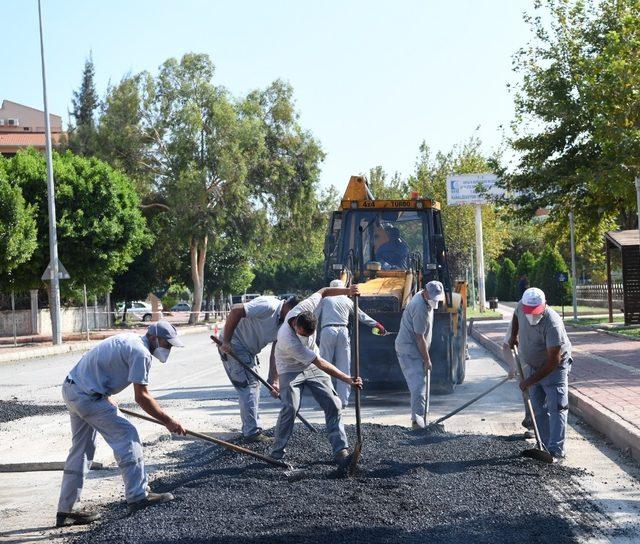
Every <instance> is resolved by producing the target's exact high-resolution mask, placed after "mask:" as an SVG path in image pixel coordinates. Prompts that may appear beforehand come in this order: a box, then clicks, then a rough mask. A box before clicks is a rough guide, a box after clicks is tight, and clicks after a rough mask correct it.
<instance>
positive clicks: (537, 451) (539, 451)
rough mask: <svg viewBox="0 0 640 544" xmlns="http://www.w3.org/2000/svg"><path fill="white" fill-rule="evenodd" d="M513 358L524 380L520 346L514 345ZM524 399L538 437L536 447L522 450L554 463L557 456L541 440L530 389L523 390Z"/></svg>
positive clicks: (534, 431)
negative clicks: (519, 351)
mask: <svg viewBox="0 0 640 544" xmlns="http://www.w3.org/2000/svg"><path fill="white" fill-rule="evenodd" d="M513 358H514V359H515V361H516V365H517V367H518V374H520V379H521V380H524V371H523V370H522V363H521V362H520V354H519V353H518V348H517V347H515V346H514V347H513ZM522 400H523V401H524V407H525V410H526V411H527V414H529V417H530V418H531V423H532V424H533V433H534V435H535V437H536V447H535V448H531V449H528V450H524V451H523V452H522V456H523V457H530V458H531V459H537V460H538V461H543V462H545V463H550V464H552V463H554V462H555V458H554V457H553V455H551V454H550V453H549V450H547V448H546V447H545V446H544V444H543V443H542V440H540V432H539V431H538V423H537V422H536V415H535V414H534V413H533V406H532V404H531V397H530V396H529V390H528V389H525V390H524V391H523V392H522Z"/></svg>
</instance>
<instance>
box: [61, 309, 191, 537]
mask: <svg viewBox="0 0 640 544" xmlns="http://www.w3.org/2000/svg"><path fill="white" fill-rule="evenodd" d="M173 346H184V344H183V343H182V342H181V341H180V339H179V338H178V333H177V331H176V329H175V328H174V327H173V325H171V324H170V323H169V322H167V321H158V322H157V323H154V324H152V325H150V326H149V328H148V329H147V333H146V334H145V335H143V336H140V335H138V334H134V333H124V334H118V335H115V336H112V337H111V338H107V339H106V340H104V341H102V342H100V344H98V345H97V346H95V347H94V348H92V349H91V350H89V351H88V352H87V353H85V354H84V355H83V356H82V358H81V359H80V361H79V362H78V364H76V366H74V367H73V369H72V370H71V372H69V374H68V375H67V378H66V379H65V381H64V383H63V385H62V398H63V399H64V402H65V404H66V405H67V408H68V409H69V416H70V417H71V434H72V445H71V449H70V450H69V455H68V456H67V461H66V463H65V465H64V473H63V476H62V488H61V490H60V499H59V502H58V513H57V515H56V526H57V527H64V526H69V525H81V524H87V523H91V522H93V521H95V520H96V519H98V518H99V517H100V516H99V515H98V514H95V513H92V512H88V511H82V510H76V509H75V507H76V505H77V504H78V503H79V501H80V495H81V493H82V487H83V484H84V479H85V476H86V474H87V472H88V470H89V468H90V467H91V462H92V460H93V455H94V453H95V449H96V435H97V433H100V434H101V435H102V437H103V438H104V439H105V441H106V442H107V444H109V446H110V447H111V449H112V450H113V454H114V457H115V459H116V461H117V463H118V466H119V467H120V472H121V473H122V478H123V479H124V492H125V498H126V500H127V503H128V510H129V513H133V512H135V511H137V510H140V509H142V508H145V507H147V506H151V505H153V504H158V503H163V502H167V501H170V500H172V499H173V495H172V494H171V493H152V492H151V491H150V490H149V487H148V485H147V483H148V480H147V473H146V471H145V467H144V459H143V457H142V444H141V442H140V437H139V436H138V431H137V430H136V428H135V427H134V426H133V425H132V424H131V423H129V421H128V420H127V419H126V418H125V417H124V416H123V415H122V413H121V412H120V411H119V410H118V407H117V405H116V404H115V402H114V401H113V400H112V399H111V396H112V395H115V394H117V393H119V392H120V391H122V390H123V389H125V388H126V387H127V386H128V385H129V384H131V383H132V384H133V387H134V391H135V400H136V402H137V403H138V404H139V405H140V407H141V408H142V409H143V410H144V411H145V412H147V413H148V414H149V415H150V416H151V417H153V418H155V419H157V420H158V421H161V422H162V423H164V425H165V427H166V428H167V429H169V431H170V432H172V433H176V434H182V435H184V434H186V432H185V429H184V427H182V425H181V424H180V423H179V422H178V421H176V420H175V419H173V418H172V417H170V416H169V415H168V414H166V413H165V412H164V410H162V408H160V406H159V405H158V403H157V402H156V400H155V399H154V398H153V397H152V396H151V393H149V390H148V389H147V385H148V383H149V369H150V367H151V361H152V356H153V357H155V358H156V359H158V360H159V361H161V362H163V363H165V362H166V361H167V359H168V357H169V353H170V351H171V348H172V347H173Z"/></svg>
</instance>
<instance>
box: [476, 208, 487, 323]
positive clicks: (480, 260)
mask: <svg viewBox="0 0 640 544" xmlns="http://www.w3.org/2000/svg"><path fill="white" fill-rule="evenodd" d="M476 262H477V264H478V298H479V301H478V302H479V303H480V313H484V312H485V310H486V302H487V297H486V295H485V290H484V248H483V245H482V205H481V204H476Z"/></svg>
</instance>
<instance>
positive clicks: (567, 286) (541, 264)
mask: <svg viewBox="0 0 640 544" xmlns="http://www.w3.org/2000/svg"><path fill="white" fill-rule="evenodd" d="M568 272H569V268H568V267H567V264H566V263H565V262H564V259H563V258H562V255H560V252H559V251H558V250H557V249H556V248H555V247H551V246H547V247H545V249H544V251H543V252H542V255H540V258H539V259H538V261H537V263H536V267H535V270H534V273H533V278H531V286H532V287H538V288H539V289H542V290H543V291H544V294H545V295H546V298H547V304H554V305H559V304H569V303H570V302H571V277H569V278H568V280H569V281H567V282H565V283H560V282H559V281H558V274H560V273H565V274H568Z"/></svg>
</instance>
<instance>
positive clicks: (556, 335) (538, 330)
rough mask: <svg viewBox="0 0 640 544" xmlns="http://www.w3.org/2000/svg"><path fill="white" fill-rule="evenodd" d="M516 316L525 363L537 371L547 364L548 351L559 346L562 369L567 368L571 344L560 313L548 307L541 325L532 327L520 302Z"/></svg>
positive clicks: (521, 352)
mask: <svg viewBox="0 0 640 544" xmlns="http://www.w3.org/2000/svg"><path fill="white" fill-rule="evenodd" d="M515 315H516V317H517V319H518V343H519V348H520V355H521V357H522V362H523V363H526V364H528V365H529V366H530V367H532V368H534V369H536V370H537V369H539V368H540V367H542V366H544V364H545V363H546V362H547V349H548V348H553V347H557V346H560V367H562V368H565V367H567V366H568V365H569V364H570V363H571V342H569V337H568V336H567V331H566V329H565V328H564V323H563V322H562V318H561V317H560V316H559V315H558V312H556V311H555V310H553V309H552V308H550V307H549V306H547V307H546V308H545V310H544V314H543V317H542V319H541V320H540V323H538V324H537V325H530V324H529V321H528V320H527V318H526V316H525V313H524V312H523V310H522V303H521V302H519V303H518V306H517V307H516V311H515Z"/></svg>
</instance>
